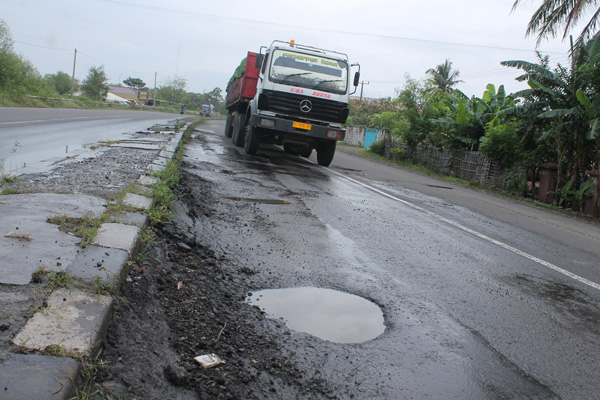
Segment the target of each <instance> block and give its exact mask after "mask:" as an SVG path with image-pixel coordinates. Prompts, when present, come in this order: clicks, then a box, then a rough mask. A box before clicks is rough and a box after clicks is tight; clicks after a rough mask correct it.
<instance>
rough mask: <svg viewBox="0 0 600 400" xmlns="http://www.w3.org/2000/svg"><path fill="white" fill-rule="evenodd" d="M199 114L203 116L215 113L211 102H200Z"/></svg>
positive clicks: (210, 115)
mask: <svg viewBox="0 0 600 400" xmlns="http://www.w3.org/2000/svg"><path fill="white" fill-rule="evenodd" d="M199 114H200V115H201V116H204V117H212V116H213V115H214V114H215V106H213V105H212V104H202V106H201V107H200V111H199Z"/></svg>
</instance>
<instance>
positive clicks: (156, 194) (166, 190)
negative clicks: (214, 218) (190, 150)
mask: <svg viewBox="0 0 600 400" xmlns="http://www.w3.org/2000/svg"><path fill="white" fill-rule="evenodd" d="M199 123H200V121H196V122H194V123H192V124H191V125H190V126H189V127H188V128H187V129H186V131H185V133H184V134H183V136H182V139H181V142H180V143H179V146H178V147H177V151H176V152H175V155H174V156H173V159H172V160H170V161H169V162H168V163H167V165H165V168H164V169H163V170H161V171H159V172H156V173H154V174H153V176H154V177H156V178H158V182H157V183H155V184H153V185H152V186H150V188H151V190H152V196H153V201H152V207H151V208H150V210H149V211H148V219H150V222H151V223H152V224H161V223H165V222H167V221H169V220H170V219H171V218H173V206H174V205H175V203H176V202H177V201H178V199H179V195H178V193H177V188H178V186H179V181H180V180H181V160H182V159H183V154H184V152H185V144H187V143H188V142H189V140H190V136H191V134H192V132H193V131H194V128H195V127H196V125H197V124H199Z"/></svg>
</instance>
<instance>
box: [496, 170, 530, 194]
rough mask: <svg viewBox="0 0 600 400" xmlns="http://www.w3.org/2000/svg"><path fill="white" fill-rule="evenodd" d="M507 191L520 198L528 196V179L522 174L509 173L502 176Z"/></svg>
mask: <svg viewBox="0 0 600 400" xmlns="http://www.w3.org/2000/svg"><path fill="white" fill-rule="evenodd" d="M502 180H504V183H505V184H506V190H508V191H509V192H511V193H514V194H518V195H520V196H523V197H525V196H527V177H526V176H525V174H524V173H522V172H512V171H509V172H507V173H505V174H504V176H502Z"/></svg>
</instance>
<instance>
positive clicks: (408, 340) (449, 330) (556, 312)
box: [186, 121, 600, 399]
mask: <svg viewBox="0 0 600 400" xmlns="http://www.w3.org/2000/svg"><path fill="white" fill-rule="evenodd" d="M222 132H223V123H222V122H220V121H214V122H211V123H210V124H209V125H207V128H206V130H205V131H203V132H201V134H200V135H198V137H197V138H196V139H195V140H194V141H192V143H191V144H190V145H188V149H187V152H186V162H187V164H186V168H187V171H188V172H189V173H192V174H195V175H197V176H198V177H200V178H202V179H203V180H206V181H209V182H211V184H212V185H213V187H214V190H216V191H217V192H218V194H219V196H220V198H221V201H220V202H218V204H215V207H216V208H218V209H220V210H222V213H223V214H224V217H223V219H222V221H221V222H218V221H212V222H211V225H210V227H208V226H207V224H206V221H202V218H201V217H198V220H197V221H195V222H194V223H190V226H191V227H190V229H191V230H192V231H193V233H194V234H195V235H197V236H198V237H202V238H203V240H205V241H206V242H207V243H211V245H212V246H214V247H215V248H217V249H220V251H221V252H223V253H224V254H228V255H229V256H230V257H234V258H236V259H237V260H238V262H239V263H242V264H243V265H246V266H247V267H248V268H251V269H252V270H254V271H256V274H255V275H254V278H253V279H254V285H255V286H256V287H255V290H260V289H274V288H290V287H320V288H329V289H335V290H338V291H342V292H346V293H350V294H354V295H358V296H361V297H363V298H366V299H369V300H370V301H372V302H373V303H375V304H377V305H379V307H380V308H381V309H382V310H383V313H384V318H385V325H386V329H385V332H384V333H383V334H382V335H380V336H379V337H377V338H376V339H374V340H371V341H367V342H364V343H359V344H343V343H333V342H331V341H325V340H321V339H317V338H315V337H313V336H311V335H307V334H304V333H299V332H295V333H293V334H292V335H291V336H288V337H286V338H282V343H281V345H282V348H283V350H284V351H288V352H289V354H293V357H294V358H295V360H296V361H297V362H300V363H302V364H303V365H304V366H305V367H306V368H307V369H309V370H310V369H312V370H313V371H314V374H315V375H316V376H317V375H318V376H319V378H322V379H325V380H326V381H328V382H330V383H331V384H332V385H333V386H336V385H337V387H339V388H340V389H339V390H340V394H341V396H340V397H348V398H350V397H354V398H371V399H374V398H378V399H389V398H428V399H448V398H469V399H490V398H498V399H504V398H533V399H548V398H563V399H575V398H577V399H596V398H600V394H599V393H600V379H599V378H600V372H599V371H600V346H598V344H600V330H599V329H598V324H597V321H598V319H599V317H600V301H599V300H600V296H599V294H600V291H599V288H600V286H599V285H598V283H599V282H600V278H599V275H598V269H599V268H600V265H599V262H598V260H599V259H600V258H599V256H600V253H599V250H598V243H600V241H599V239H600V229H599V228H598V225H595V224H590V223H586V222H580V221H576V220H574V219H571V218H565V217H563V216H560V215H557V214H554V213H549V212H547V211H543V210H538V209H536V208H534V207H530V206H527V205H523V204H520V203H517V202H514V201H511V200H504V199H499V198H497V197H494V196H490V195H488V194H486V193H483V192H478V191H473V190H470V189H465V188H461V187H457V186H454V185H449V184H447V183H444V182H439V181H436V180H433V179H430V178H426V177H422V176H419V175H415V174H412V173H408V172H405V171H402V170H399V169H396V168H393V167H389V166H385V165H381V164H379V163H376V162H373V161H370V160H366V159H363V158H358V157H356V156H354V155H351V154H344V153H343V152H341V151H338V153H337V154H336V157H335V158H334V161H333V163H332V165H331V167H330V168H322V167H319V166H317V165H315V164H314V163H311V162H309V161H307V160H304V159H302V158H298V157H291V156H288V155H287V154H285V153H284V152H283V151H281V150H280V149H278V148H276V147H266V146H263V147H261V149H260V150H259V152H258V154H257V156H255V157H251V156H247V155H245V154H244V153H243V150H242V149H240V148H236V147H234V146H233V145H232V144H231V142H230V140H229V139H227V138H225V136H224V135H223V134H222ZM313 157H314V156H313ZM244 199H246V200H244ZM263 200H268V201H263ZM283 200H285V201H287V202H289V204H281V203H282V201H283Z"/></svg>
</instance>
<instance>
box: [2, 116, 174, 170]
mask: <svg viewBox="0 0 600 400" xmlns="http://www.w3.org/2000/svg"><path fill="white" fill-rule="evenodd" d="M178 116H179V115H178V114H165V113H158V112H139V111H114V110H76V109H54V108H52V109H44V108H0V172H3V173H6V174H23V173H33V172H43V171H46V170H48V168H49V167H51V166H52V165H53V164H54V163H56V162H58V161H61V160H64V159H65V158H68V157H77V156H83V155H85V154H86V153H89V151H90V150H89V147H88V148H86V146H88V145H91V144H94V143H97V142H101V141H109V140H115V139H118V138H122V137H123V134H124V133H134V132H136V131H140V130H145V129H147V128H149V127H151V126H152V125H154V124H158V123H166V122H168V121H172V120H174V119H176V118H178Z"/></svg>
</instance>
